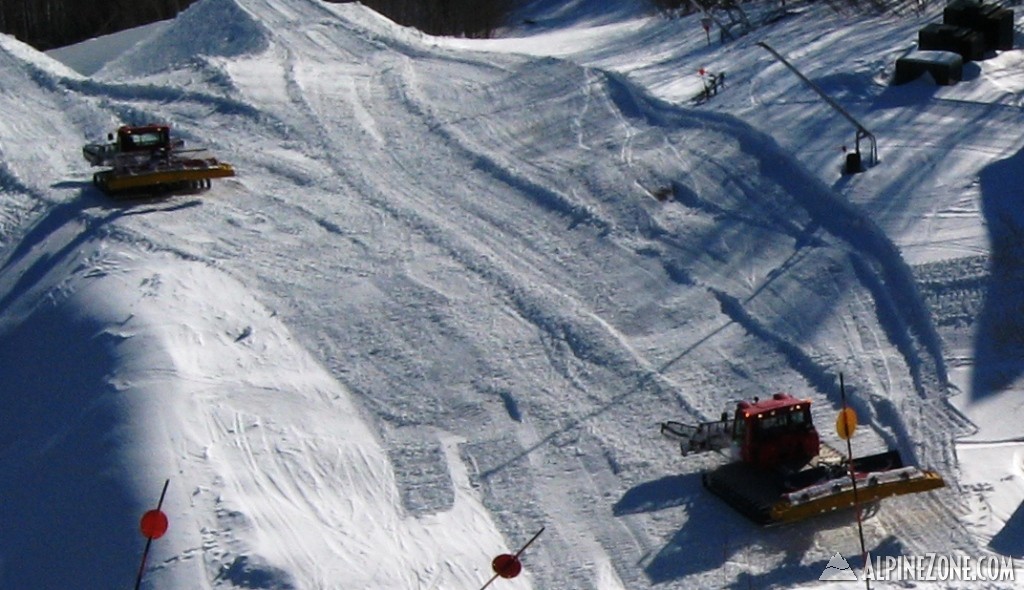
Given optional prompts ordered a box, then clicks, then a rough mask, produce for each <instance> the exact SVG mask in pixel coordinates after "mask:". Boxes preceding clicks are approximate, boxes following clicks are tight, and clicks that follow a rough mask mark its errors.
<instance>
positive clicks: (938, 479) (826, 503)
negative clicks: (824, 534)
mask: <svg viewBox="0 0 1024 590" xmlns="http://www.w3.org/2000/svg"><path fill="white" fill-rule="evenodd" d="M945 485H946V482H945V481H944V480H943V479H942V476H940V475H939V474H938V473H935V472H934V471H923V472H922V476H921V477H915V478H912V479H907V480H898V481H891V482H884V483H878V484H876V485H862V486H857V503H858V504H867V503H869V502H874V501H876V500H881V499H882V498H888V497H890V496H902V495H904V494H916V493H918V492H927V491H928V490H934V489H938V488H941V487H943V486H945ZM853 504H854V503H853V489H852V488H851V489H847V490H844V491H842V492H840V493H838V494H833V495H828V496H823V497H821V498H817V499H814V500H810V501H808V502H803V503H800V504H792V503H790V502H789V501H788V500H781V501H779V502H777V503H775V505H773V506H772V508H771V520H772V522H773V523H785V522H796V521H798V520H804V519H806V518H810V517H812V516H817V515H819V514H822V513H826V512H832V511H833V510H839V509H842V508H850V507H852V506H853Z"/></svg>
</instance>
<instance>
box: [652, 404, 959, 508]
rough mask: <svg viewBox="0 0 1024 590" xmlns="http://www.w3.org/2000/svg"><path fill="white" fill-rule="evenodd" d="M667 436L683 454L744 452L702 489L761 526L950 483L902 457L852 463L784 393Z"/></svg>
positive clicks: (679, 426)
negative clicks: (676, 442)
mask: <svg viewBox="0 0 1024 590" xmlns="http://www.w3.org/2000/svg"><path fill="white" fill-rule="evenodd" d="M661 432H662V434H663V435H665V436H667V437H669V438H671V439H673V440H676V441H678V442H679V448H680V450H681V451H682V454H683V455H689V454H692V453H699V452H704V451H722V450H726V449H730V448H738V451H739V460H738V461H735V462H732V463H727V464H724V465H721V466H719V467H716V468H714V469H711V470H709V471H707V472H705V473H704V475H703V481H704V486H705V487H706V488H708V489H709V490H710V491H711V492H712V493H714V494H715V495H717V496H719V497H721V498H722V499H723V500H724V501H725V502H726V503H728V504H729V505H730V506H732V507H733V508H734V509H736V510H737V511H739V512H740V513H742V514H744V515H745V516H747V517H748V518H750V519H751V520H753V521H754V522H756V523H758V524H761V525H773V524H781V523H787V522H795V521H798V520H804V519H806V518H810V517H813V516H815V515H818V514H823V513H827V512H831V511H833V510H839V509H842V508H848V507H852V506H854V505H855V504H868V503H872V502H876V501H878V500H881V499H882V498H886V497H889V496H898V495H903V494H913V493H917V492H924V491H927V490H933V489H936V488H940V487H943V486H944V485H945V482H944V481H943V480H942V477H941V476H940V475H939V474H938V473H936V472H934V471H930V470H926V469H921V468H918V467H913V466H905V465H904V464H903V460H902V458H901V457H900V454H899V452H898V451H894V450H890V451H886V452H884V453H879V454H876V455H870V456H866V457H859V458H854V459H852V461H851V460H849V459H847V458H846V457H845V456H844V455H843V454H841V453H840V452H839V451H837V450H836V449H834V448H832V447H830V446H828V445H827V444H824V443H823V442H822V441H821V439H820V437H819V436H818V431H817V430H816V429H815V427H814V424H813V422H812V421H811V402H810V400H805V399H798V398H795V397H793V396H792V395H789V394H786V393H776V394H775V395H773V396H772V398H771V399H767V400H758V399H757V398H754V401H753V402H749V401H741V402H739V403H737V404H736V411H735V413H734V414H733V415H732V416H731V417H730V416H729V414H728V412H724V413H723V414H722V417H721V419H720V420H717V421H712V422H704V423H702V424H697V425H691V424H683V423H681V422H672V421H669V422H663V423H662V424H661ZM851 474H852V477H851ZM854 482H856V483H854Z"/></svg>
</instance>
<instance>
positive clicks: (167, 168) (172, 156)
mask: <svg viewBox="0 0 1024 590" xmlns="http://www.w3.org/2000/svg"><path fill="white" fill-rule="evenodd" d="M108 140H109V141H110V143H92V144H88V145H86V146H85V147H83V148H82V155H83V156H84V157H85V159H86V160H87V161H88V162H89V163H90V164H92V165H93V166H109V167H110V169H109V170H103V171H101V172H97V173H96V174H94V175H93V184H95V185H96V186H97V187H99V188H100V189H101V190H102V191H103V192H105V193H107V194H109V195H112V196H134V195H147V194H153V193H165V192H175V191H177V192H191V193H197V192H203V191H205V190H207V189H209V188H210V180H211V179H213V178H225V177H228V176H234V175H235V170H234V168H232V167H231V165H230V164H225V163H223V162H219V161H218V160H217V159H216V158H214V157H213V156H211V155H210V154H209V153H207V152H206V151H205V150H202V149H185V142H184V140H182V139H179V138H174V137H171V130H170V127H169V126H168V125H143V126H137V127H132V126H123V127H121V128H119V129H118V130H117V135H116V137H115V135H114V134H113V133H111V134H110V135H109V136H108Z"/></svg>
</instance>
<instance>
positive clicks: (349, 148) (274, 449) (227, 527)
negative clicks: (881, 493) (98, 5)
mask: <svg viewBox="0 0 1024 590" xmlns="http://www.w3.org/2000/svg"><path fill="white" fill-rule="evenodd" d="M787 5H788V9H787V11H786V12H784V13H778V14H775V15H772V16H773V18H771V19H768V18H764V19H762V18H761V17H759V18H758V19H755V20H758V21H759V22H760V21H761V20H764V23H763V24H761V25H760V26H758V28H756V30H754V31H753V32H751V33H750V34H748V35H746V36H743V37H741V38H739V39H737V40H734V41H731V42H729V43H725V44H719V43H717V40H714V42H713V43H711V44H710V45H708V44H707V42H706V40H705V36H704V32H703V30H702V29H701V27H700V24H699V20H698V18H697V17H695V16H694V17H687V18H677V19H669V18H665V17H664V16H662V15H658V14H654V13H650V12H647V11H644V10H639V9H637V8H635V7H633V6H632V3H626V2H622V3H608V2H597V1H594V2H584V1H576V2H569V3H557V2H535V3H533V4H532V5H530V6H529V7H528V10H527V11H526V12H524V13H523V16H521V17H520V18H519V19H517V21H516V23H514V25H513V26H510V27H509V28H508V29H507V30H504V31H502V32H501V34H500V35H499V38H497V39H493V40H488V41H469V40H454V39H438V38H431V37H427V36H424V35H422V34H420V33H418V32H416V31H413V30H410V29H405V28H401V27H398V26H396V25H394V24H393V23H390V22H389V21H387V20H385V19H383V18H382V17H380V16H378V15H376V14H375V13H373V12H371V11H369V10H367V9H366V8H364V7H362V6H361V5H359V4H355V3H350V4H325V3H321V2H317V1H315V0H200V1H199V2H197V3H196V4H194V5H193V6H192V7H191V8H189V9H188V10H186V11H185V12H183V13H182V14H181V15H180V16H179V17H178V18H177V19H175V20H173V21H168V22H166V23H161V24H160V25H159V26H153V27H149V28H146V29H145V30H144V31H136V32H133V33H132V35H134V36H132V37H124V36H115V37H113V38H107V39H100V40H94V41H92V42H89V43H87V44H83V45H80V46H76V47H73V48H65V49H63V50H60V51H59V52H55V54H57V55H59V56H60V57H61V59H62V60H63V63H61V62H58V61H56V60H55V59H54V58H52V57H50V56H48V55H44V54H41V53H39V52H37V51H35V50H33V49H31V48H29V47H27V46H25V45H23V44H21V43H19V42H17V41H16V40H14V39H12V38H10V37H6V36H0V112H3V113H4V116H3V117H2V118H0V192H2V198H0V337H2V342H3V346H2V347H0V376H2V379H0V396H2V403H0V425H2V426H0V588H4V589H8V588H9V589H12V590H22V589H32V590H45V589H55V590H57V589H59V590H65V589H68V588H75V589H78V590H92V589H97V590H99V589H103V590H110V589H111V588H129V587H131V586H132V585H133V584H134V581H135V576H136V573H137V568H138V566H139V561H140V558H141V553H142V548H143V546H144V544H145V539H144V538H142V536H141V535H140V534H139V532H138V519H139V517H140V516H141V515H142V513H143V512H145V511H146V510H148V509H150V508H153V507H154V505H155V503H156V501H157V499H158V496H159V493H160V490H161V487H162V485H163V483H164V481H165V480H167V479H170V485H169V489H168V492H167V496H166V500H165V502H164V505H163V509H164V511H165V512H166V513H167V515H168V517H169V519H170V530H169V531H168V533H167V535H166V536H164V537H163V538H160V539H157V540H155V541H154V542H153V545H152V550H151V552H150V555H149V559H148V563H147V569H146V571H145V577H144V581H143V584H142V587H143V588H147V589H161V590H196V589H214V588H216V589H228V588H266V589H271V588H273V589H303V590H305V589H366V590H378V589H380V590H383V589H388V590H393V589H397V588H408V589H423V590H435V589H475V588H479V587H480V586H481V585H482V584H483V583H484V582H485V581H486V580H487V579H489V578H490V577H491V575H492V572H491V569H490V563H491V559H492V558H493V557H494V556H496V555H497V554H499V553H503V552H514V551H515V550H516V549H518V547H519V546H520V545H521V544H522V543H523V542H525V541H526V540H527V539H528V538H529V537H530V536H531V535H532V534H533V533H535V532H536V531H537V530H539V529H540V528H541V527H546V530H545V532H544V533H543V535H542V536H541V537H540V538H539V539H538V540H537V542H536V543H534V544H533V545H532V546H531V547H530V549H529V550H528V551H527V552H526V553H525V554H524V556H523V563H524V566H525V569H524V572H523V574H522V575H521V576H519V577H518V578H515V579H513V580H498V581H496V582H495V583H494V585H493V586H492V588H495V589H499V588H505V589H509V590H514V589H526V588H537V589H594V590H620V589H621V590H625V589H629V590H635V589H643V588H659V589H660V588H664V589H684V588H686V589H690V588H744V589H750V588H752V589H760V588H790V587H806V588H829V589H839V588H847V587H855V586H854V585H855V584H858V583H853V582H819V581H818V578H819V576H820V575H821V573H822V571H823V570H824V569H825V568H826V566H827V565H828V563H829V560H830V558H831V557H832V556H833V555H834V554H835V553H836V552H840V553H841V554H843V555H845V556H847V558H850V560H851V562H852V563H853V564H854V566H859V563H858V562H859V554H860V543H859V539H858V535H857V531H856V527H855V526H854V519H853V516H852V514H848V513H844V514H836V515H830V516H827V517H823V518H820V519H816V520H813V521H810V522H804V523H800V524H796V525H792V526H786V527H780V528H771V529H761V528H758V527H756V526H754V525H752V524H750V523H749V522H747V521H746V520H745V519H743V518H742V517H741V516H739V515H737V514H736V513H735V512H733V511H732V510H731V509H729V508H728V507H727V506H725V505H724V504H723V503H722V502H721V501H720V500H718V499H717V498H714V497H713V496H710V495H709V494H708V493H707V492H706V491H705V490H704V489H703V488H702V486H701V484H700V474H701V472H702V471H703V470H704V469H706V468H708V467H710V466H713V465H715V464H717V463H719V462H721V461H723V460H725V459H724V458H723V457H720V456H717V455H710V456H696V457H686V458H683V457H680V456H679V455H678V450H677V449H676V447H675V446H674V445H673V444H672V443H671V442H669V441H667V440H664V439H662V438H660V436H659V434H658V428H657V427H658V424H659V422H661V421H663V420H669V419H671V420H679V421H684V422H696V421H700V420H708V419H714V418H717V417H718V416H719V414H720V413H721V412H722V411H723V410H727V409H729V408H730V407H731V406H732V404H733V403H734V402H735V401H736V400H739V399H744V398H752V397H753V396H761V397H764V396H768V395H771V394H772V393H774V392H777V391H787V392H790V393H793V394H795V395H798V396H803V397H807V398H810V399H812V400H813V402H814V408H815V410H814V411H815V417H816V421H817V423H818V424H819V428H820V430H821V432H822V433H823V435H824V436H825V439H826V440H827V441H828V442H831V443H832V444H837V442H838V441H836V435H835V434H834V432H832V428H831V425H832V424H833V422H834V418H835V415H836V411H837V409H838V408H839V407H840V397H839V388H838V375H839V373H840V372H842V373H843V375H844V376H845V380H846V384H847V393H848V395H849V396H850V401H851V404H852V405H853V406H854V408H855V409H856V410H857V411H858V414H859V417H860V423H861V426H860V428H859V429H858V431H857V435H856V437H855V438H854V441H853V446H854V451H855V453H856V454H858V455H864V454H869V453H872V452H877V451H879V450H882V449H884V448H886V447H891V448H896V449H899V450H900V451H901V453H902V454H903V456H904V457H905V459H906V460H907V461H908V462H911V463H915V464H919V465H921V466H924V467H930V468H934V469H936V470H938V471H939V472H940V473H941V474H942V475H943V476H944V477H945V478H946V481H947V484H948V485H947V487H946V488H945V489H942V490H938V491H935V492H930V493H927V494H921V495H917V496H913V497H901V498H895V499H891V500H887V501H885V502H884V503H882V504H881V505H880V506H878V507H876V508H875V509H873V510H871V511H870V516H869V517H868V518H867V519H866V520H865V523H864V535H865V541H866V544H867V547H868V549H869V550H870V551H871V553H872V554H873V555H877V556H896V555H921V554H924V553H938V554H943V555H969V556H974V557H982V556H990V555H1002V556H1013V557H1017V558H1020V557H1022V556H1024V517H1022V514H1024V509H1022V508H1021V505H1022V500H1024V437H1022V434H1021V428H1020V425H1019V423H1020V419H1021V417H1022V416H1024V409H1022V408H1021V405H1022V402H1021V399H1024V398H1022V397H1021V393H1022V391H1024V383H1022V372H1024V316H1022V315H1021V313H1020V312H1021V309H1022V308H1024V288H1022V287H1024V280H1022V278H1024V252H1021V250H1020V248H1021V246H1020V243H1021V240H1020V239H1019V238H1020V236H1022V235H1024V214H1022V211H1024V208H1022V207H1021V205H1022V199H1021V196H1022V193H1021V187H1022V186H1024V182H1022V181H1024V178H1022V176H1024V172H1022V170H1024V155H1022V154H1024V152H1022V151H1021V150H1022V145H1024V135H1022V134H1021V132H1020V130H1021V128H1022V127H1021V123H1022V118H1024V117H1022V108H1024V69H1022V68H1021V65H1022V62H1024V53H1022V52H1021V51H1020V50H1012V51H1006V52H1001V53H999V54H998V55H995V56H992V57H991V58H990V59H988V60H985V61H982V62H978V63H975V64H970V65H969V66H967V67H966V68H965V80H964V81H963V82H961V83H960V84H958V85H955V86H951V87H937V86H935V85H934V83H932V82H931V81H930V80H927V79H925V80H920V81H917V82H914V83H911V84H908V85H905V86H890V85H889V83H888V80H889V77H890V76H891V74H892V71H893V64H894V62H895V59H896V58H897V57H899V56H900V55H903V54H905V53H906V52H909V51H911V50H912V49H913V48H914V47H915V42H916V38H917V37H916V32H917V30H918V29H919V28H920V27H921V26H923V25H924V24H926V23H928V22H933V21H935V20H936V19H937V18H938V12H939V11H940V10H941V9H940V8H939V7H933V8H930V9H929V10H928V11H927V12H926V13H925V14H922V15H919V16H914V15H905V16H901V17H891V16H890V17H865V16H854V15H839V14H836V13H833V12H831V11H830V10H829V9H828V8H826V7H825V6H817V5H802V4H799V3H797V4H795V5H794V4H792V3H787ZM764 16H768V15H764ZM1019 20H1020V19H1019V18H1018V23H1019ZM768 21H770V22H768ZM759 41H764V42H768V43H770V44H771V46H772V47H774V48H775V49H776V50H778V51H779V52H780V53H782V54H783V55H786V56H788V57H789V59H790V60H791V61H792V62H793V63H794V64H796V65H797V66H798V67H800V68H801V69H802V71H803V72H804V73H805V74H806V75H807V76H808V77H810V78H811V79H813V80H814V81H815V82H816V83H817V84H819V85H820V86H821V87H822V88H823V89H824V90H825V91H826V92H828V93H829V95H830V96H832V97H834V98H835V99H836V100H837V101H839V102H840V103H842V104H843V105H844V106H845V107H846V108H847V109H848V110H849V111H850V113H851V114H852V115H853V116H854V117H856V118H857V119H858V120H859V121H861V122H862V123H863V124H864V126H865V127H867V128H868V129H869V130H871V131H872V132H873V133H874V134H875V136H876V137H877V139H878V153H879V159H880V161H879V163H878V164H877V165H876V166H872V167H870V168H869V169H868V170H867V171H866V172H865V173H863V174H859V175H854V176H844V175H843V174H841V170H840V167H841V164H842V161H843V150H844V149H846V150H850V149H853V147H854V146H853V140H854V130H853V128H852V127H851V126H850V124H849V123H848V122H847V121H846V119H844V118H843V117H842V116H840V115H838V114H836V113H835V112H833V111H832V110H831V109H830V107H828V106H827V105H826V104H825V103H824V102H823V101H821V100H820V99H819V98H818V97H817V96H816V95H814V94H813V93H811V92H810V91H808V89H807V88H806V87H805V86H804V85H803V84H802V82H801V81H800V80H799V79H798V78H796V77H795V76H794V75H793V74H792V73H791V72H790V71H789V70H787V69H786V68H785V67H783V66H782V65H781V64H779V63H778V62H776V61H775V60H774V59H773V58H772V57H771V55H770V54H769V53H768V52H766V51H764V50H763V49H762V48H760V47H758V46H757V45H756V43H757V42H759ZM1017 41H1018V42H1017V45H1018V46H1020V45H1022V44H1021V42H1020V41H1021V40H1020V39H1018V40H1017ZM700 68H706V71H710V72H714V73H720V72H723V71H724V72H726V73H727V77H726V84H725V87H724V88H723V89H722V91H721V92H719V94H718V95H717V96H715V97H713V98H712V99H711V100H710V101H706V102H699V103H698V102H695V101H694V100H693V98H694V96H695V95H697V93H698V92H699V91H700V89H701V87H702V80H701V76H700V75H699V74H698V71H699V70H700ZM149 122H167V123H170V124H171V125H172V126H173V128H174V129H175V130H176V131H177V133H178V134H179V135H180V136H182V137H184V138H185V140H186V143H187V144H189V145H196V146H203V147H207V148H209V149H210V150H212V151H213V152H214V153H215V154H216V155H217V156H218V157H220V158H221V159H223V160H224V161H227V162H230V163H232V164H233V165H234V166H235V168H236V170H237V171H238V176H237V177H235V178H232V179H226V180H221V181H215V183H214V186H213V189H212V190H211V191H210V192H208V193H206V194H204V195H200V196H195V195H192V196H189V195H182V196H175V197H171V198H166V199H159V200H143V201H138V202H130V203H124V202H118V201H113V200H111V199H109V198H107V197H106V196H104V195H103V194H101V193H99V192H98V191H97V190H96V189H95V188H94V187H93V186H92V184H91V175H92V172H93V170H91V169H89V167H88V165H87V164H86V162H85V161H84V160H83V159H82V157H81V155H80V149H81V146H82V145H83V144H84V143H86V142H93V141H98V140H100V139H102V138H103V137H105V136H106V134H107V133H108V132H110V131H112V130H114V129H115V128H116V127H117V126H119V125H121V124H125V123H130V124H144V123H149ZM862 147H863V148H866V146H862ZM1016 584H1017V583H1014V582H1002V583H989V584H979V585H978V586H979V587H990V588H1001V587H1007V588H1009V587H1015V585H1016ZM925 586H926V587H950V588H962V587H967V585H966V584H965V583H963V582H956V581H953V582H949V583H934V584H926V585H925ZM875 587H886V586H885V585H884V584H875Z"/></svg>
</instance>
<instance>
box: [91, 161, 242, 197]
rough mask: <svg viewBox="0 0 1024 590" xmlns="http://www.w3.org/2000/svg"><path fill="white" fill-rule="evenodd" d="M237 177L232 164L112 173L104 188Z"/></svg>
mask: <svg viewBox="0 0 1024 590" xmlns="http://www.w3.org/2000/svg"><path fill="white" fill-rule="evenodd" d="M234 175H235V169H234V168H232V167H231V164H224V163H220V164H217V165H216V166H212V167H209V168H184V169H178V170H157V171H149V172H143V173H141V174H123V175H117V174H114V173H111V174H109V175H108V176H107V178H106V179H105V181H104V183H103V188H105V189H107V190H110V191H114V192H117V191H123V190H131V189H135V188H143V187H147V186H159V185H161V184H177V183H182V182H192V181H197V180H207V179H211V178H227V177H229V176H234Z"/></svg>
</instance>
